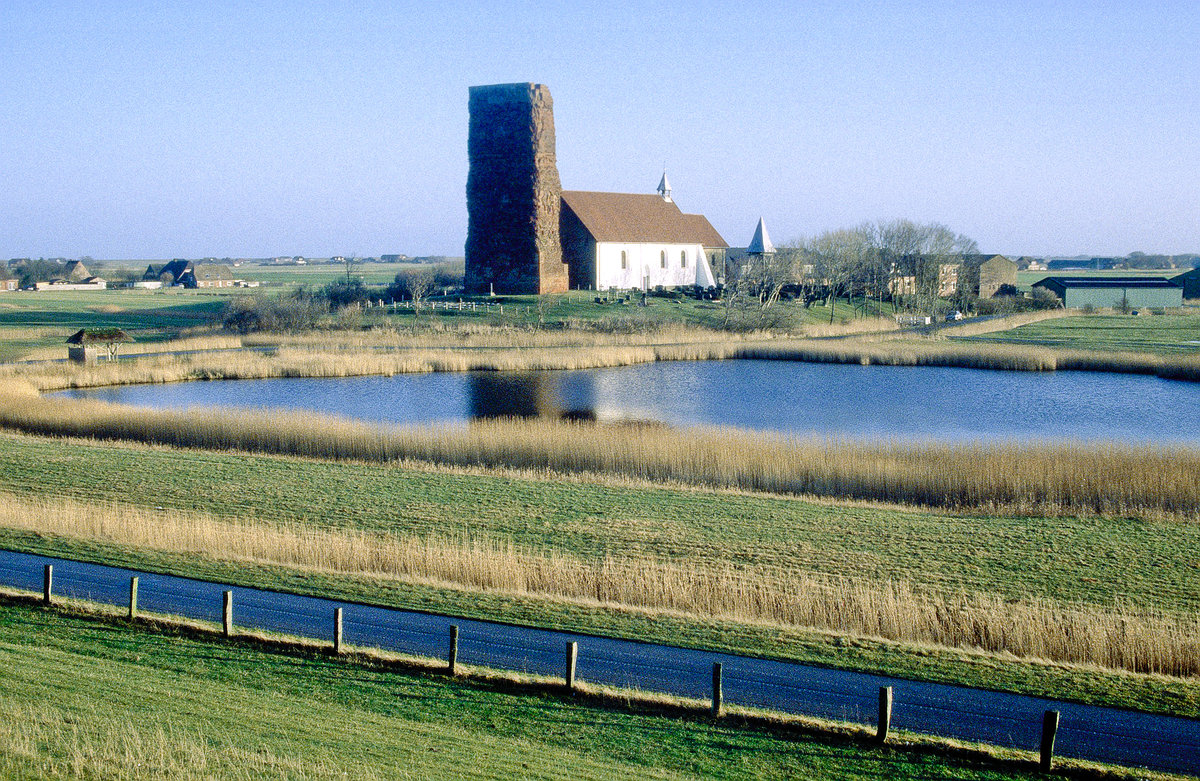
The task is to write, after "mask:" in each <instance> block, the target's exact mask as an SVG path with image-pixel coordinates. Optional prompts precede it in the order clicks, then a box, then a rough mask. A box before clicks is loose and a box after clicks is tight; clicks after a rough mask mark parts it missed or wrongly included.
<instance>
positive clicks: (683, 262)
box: [679, 250, 687, 268]
mask: <svg viewBox="0 0 1200 781" xmlns="http://www.w3.org/2000/svg"><path fill="white" fill-rule="evenodd" d="M679 267H680V268H687V250H679Z"/></svg>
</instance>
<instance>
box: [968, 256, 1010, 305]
mask: <svg viewBox="0 0 1200 781" xmlns="http://www.w3.org/2000/svg"><path fill="white" fill-rule="evenodd" d="M958 284H959V286H960V289H961V290H963V291H964V292H967V293H970V294H971V295H973V296H978V297H980V298H991V297H992V296H994V295H996V294H997V293H1000V292H1002V291H1004V292H1012V293H1015V292H1016V289H1017V263H1016V262H1015V261H1012V260H1009V259H1008V258H1006V257H1004V256H1003V255H967V256H966V257H965V258H963V265H962V271H961V272H960V273H959V275H958Z"/></svg>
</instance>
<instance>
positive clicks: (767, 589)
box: [0, 494, 1200, 676]
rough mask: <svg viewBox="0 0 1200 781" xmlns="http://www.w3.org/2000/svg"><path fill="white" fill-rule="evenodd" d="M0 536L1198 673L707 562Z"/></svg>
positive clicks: (146, 521) (1167, 623)
mask: <svg viewBox="0 0 1200 781" xmlns="http://www.w3.org/2000/svg"><path fill="white" fill-rule="evenodd" d="M0 526H4V527H7V528H11V529H24V530H29V531H36V532H38V533H40V534H54V535H64V536H68V537H73V538H79V539H85V540H100V541H104V542H110V543H114V544H117V545H121V546H132V547H136V548H149V549H156V550H167V551H171V552H178V553H188V554H200V555H204V556H208V557H212V558H222V559H235V560H245V561H254V562H268V563H272V564H283V565H287V566H292V567H299V568H305V569H313V570H321V571H325V572H336V573H344V574H352V575H368V576H375V577H379V576H383V577H393V578H400V579H404V580H408V581H417V582H425V583H434V584H437V585H451V586H453V587H458V588H467V589H481V590H487V591H498V592H504V593H511V594H519V595H528V596H534V597H542V598H551V599H557V600H567V601H574V602H580V601H582V602H585V603H587V604H604V605H610V606H618V607H626V608H637V609H645V610H653V611H670V612H673V613H678V614H683V615H688V616H694V617H698V618H701V619H714V618H715V619H728V620H735V621H749V622H766V623H771V624H780V625H786V626H796V627H806V628H816V629H822V630H828V631H833V632H837V633H847V634H852V635H858V636H870V637H879V638H884V639H887V640H893V641H900V642H915V643H922V644H933V645H939V646H946V647H954V648H967V649H979V650H983V651H987V652H991V653H1010V654H1013V655H1015V656H1020V657H1025V658H1039V659H1049V660H1055V661H1061V662H1071V663H1086V664H1095V665H1099V666H1102V667H1107V668H1113V669H1124V670H1130V671H1134V672H1144V673H1164V674H1168V675H1182V676H1193V675H1198V674H1200V619H1197V618H1195V617H1191V618H1183V617H1178V616H1172V615H1167V614H1161V613H1152V612H1144V611H1143V612H1139V611H1136V610H1134V609H1132V608H1130V607H1122V606H1115V607H1114V608H1111V609H1102V608H1084V607H1064V606H1061V605H1057V604H1054V603H1051V602H1048V601H1038V600H1026V601H1019V602H1008V601H1005V600H1004V599H1002V598H1000V597H995V596H988V595H971V596H968V595H962V594H926V593H920V592H918V591H916V590H914V589H913V588H912V587H911V586H910V585H908V584H906V583H902V582H884V583H881V584H874V583H872V584H868V583H864V582H859V581H854V580H849V579H838V578H820V577H813V576H808V575H804V574H778V573H764V572H759V571H755V570H747V569H738V568H735V567H733V566H730V565H724V566H713V565H712V564H711V563H699V562H668V561H663V560H659V559H654V558H641V557H612V556H610V557H607V558H604V559H600V560H597V561H586V560H583V559H580V558H577V557H574V556H569V555H564V554H560V553H553V552H541V553H538V552H527V551H521V550H518V549H516V548H515V547H514V546H513V545H512V544H511V543H506V542H497V541H493V540H481V539H459V540H444V539H434V538H416V537H392V536H387V535H381V534H367V533H362V532H353V531H344V530H329V529H317V528H313V527H307V526H278V525H272V524H267V523H263V522H258V521H246V520H227V519H218V518H213V517H211V516H206V515H200V514H185V513H180V512H164V511H149V510H142V509H135V508H130V507H125V506H120V505H88V504H84V503H80V502H75V501H68V500H40V501H30V500H23V499H19V498H17V497H15V496H12V495H4V494H0Z"/></svg>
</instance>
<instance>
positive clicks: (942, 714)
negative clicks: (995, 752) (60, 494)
mask: <svg viewBox="0 0 1200 781" xmlns="http://www.w3.org/2000/svg"><path fill="white" fill-rule="evenodd" d="M46 564H52V565H53V567H54V593H55V594H56V595H64V596H71V597H80V598H87V599H92V600H95V601H99V602H107V603H111V604H117V605H123V604H128V598H129V578H130V577H131V576H133V575H137V576H138V581H139V582H138V607H139V609H140V610H145V611H149V612H160V613H170V614H176V615H182V616H187V617H190V618H196V619H204V620H209V621H216V622H219V621H220V620H221V605H222V592H224V591H226V590H230V591H232V592H233V615H234V625H235V626H237V627H246V628H257V629H265V630H272V631H278V632H286V633H289V634H293V635H300V636H305V637H314V638H330V639H332V633H333V611H334V608H338V607H341V608H343V632H344V634H343V638H344V640H345V642H346V643H348V644H351V645H358V646H366V647H378V648H382V649H387V650H392V651H398V652H403V653H410V654H419V655H423V656H429V657H434V658H443V659H444V658H445V657H446V653H447V648H448V640H449V628H450V626H451V625H456V626H458V627H459V650H458V654H459V656H458V658H459V661H461V662H462V663H465V664H478V665H486V666H488V667H493V668H499V669H506V670H516V671H522V672H530V673H538V674H544V675H562V674H563V669H564V665H565V648H566V643H567V642H570V641H574V642H577V643H578V644H579V658H578V667H577V673H576V676H577V678H578V679H580V680H585V681H590V682H593V683H600V684H610V685H614V686H623V687H631V688H637V689H641V690H644V691H654V692H665V693H668V694H675V695H682V696H687V697H698V698H708V697H710V696H711V686H712V665H713V663H714V662H721V663H722V668H723V673H724V684H723V693H724V701H725V702H726V703H730V704H739V705H749V706H758V707H766V708H771V709H774V710H780V711H786V712H790V713H799V714H806V715H810V716H818V717H823V718H829V719H837V720H842V721H849V722H854V723H859V724H868V725H874V723H875V720H876V714H877V701H878V692H879V687H881V686H891V687H893V690H894V706H893V715H892V725H893V727H895V728H899V729H905V730H912V731H915V732H923V733H928V734H933V735H940V736H943V737H949V738H959V739H963V740H971V741H981V742H985V743H991V744H994V745H1000V746H1009V747H1015V748H1024V749H1029V750H1035V751H1036V750H1037V747H1038V742H1039V739H1040V731H1041V721H1042V714H1043V713H1044V712H1045V711H1047V710H1057V711H1060V712H1061V722H1060V727H1059V732H1058V741H1057V745H1056V752H1055V753H1056V755H1058V756H1067V757H1075V758H1079V759H1090V760H1095V761H1099V762H1107V763H1113V764H1118V765H1126V766H1134V767H1145V768H1150V769H1154V770H1163V771H1172V772H1181V773H1190V774H1197V775H1200V720H1196V719H1188V718H1178V717H1170V716H1158V715H1152V714H1146V713H1138V712H1136V711H1123V710H1118V709H1113V708H1101V707H1094V706H1089V705H1080V704H1077V703H1071V702H1060V701H1057V700H1047V699H1041V698H1037V697H1025V696H1020V695H1015V694H1005V693H1001V692H993V691H987V690H983V689H971V688H966V687H960V686H949V685H945V684H937V683H924V682H920V681H910V680H904V679H897V678H885V677H882V676H877V675H867V674H863V673H856V672H848V671H844V670H831V669H826V668H820V667H808V666H805V665H800V664H793V663H789V662H780V661H774V660H767V659H753V658H748V657H743V656H733V655H729V654H718V653H710V652H706V651H697V650H693V649H687V648H675V647H671V646H662V645H655V644H650V643H638V642H634V641H629V640H613V639H608V638H603V637H594V636H590V635H578V634H571V633H566V632H553V631H547V630H541V629H532V628H529V627H521V626H511V625H508V624H501V623H492V622H486V621H472V620H467V619H461V618H451V617H448V616H439V615H431V614H427V613H417V612H412V611H405V610H395V609H391V608H382V607H374V606H370V605H361V604H355V603H348V602H337V601H334V600H327V599H318V598H314V597H306V596H299V595H295V594H286V593H280V592H274V591H264V590H260V589H251V588H242V587H237V586H227V585H222V584H219V583H209V582H205V581H199V580H192V579H189V578H180V577H174V576H170V575H156V574H151V573H144V572H135V571H132V570H125V569H119V568H115V567H105V566H100V565H96V564H85V563H80V562H72V561H65V560H61V559H52V558H46V557H42V556H32V555H28V554H23V553H15V552H11V551H0V584H4V585H7V586H11V587H15V588H20V589H26V590H29V591H35V592H40V591H41V589H42V574H43V568H44V565H46Z"/></svg>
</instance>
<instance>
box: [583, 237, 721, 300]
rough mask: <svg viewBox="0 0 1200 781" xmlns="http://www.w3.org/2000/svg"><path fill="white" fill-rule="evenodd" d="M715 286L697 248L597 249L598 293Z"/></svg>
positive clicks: (626, 246)
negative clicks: (613, 289)
mask: <svg viewBox="0 0 1200 781" xmlns="http://www.w3.org/2000/svg"><path fill="white" fill-rule="evenodd" d="M622 253H624V255H625V257H624V263H622V257H621V255H622ZM714 284H716V281H715V279H714V277H713V273H712V268H711V267H710V265H709V263H708V258H707V256H706V255H705V253H704V248H703V247H702V246H700V245H699V244H617V243H608V242H600V243H598V244H597V245H596V287H597V288H599V289H600V290H607V289H609V288H618V289H628V288H654V287H658V286H659V285H662V286H663V287H668V288H670V287H690V286H692V285H700V286H701V287H711V286H712V285H714Z"/></svg>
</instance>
